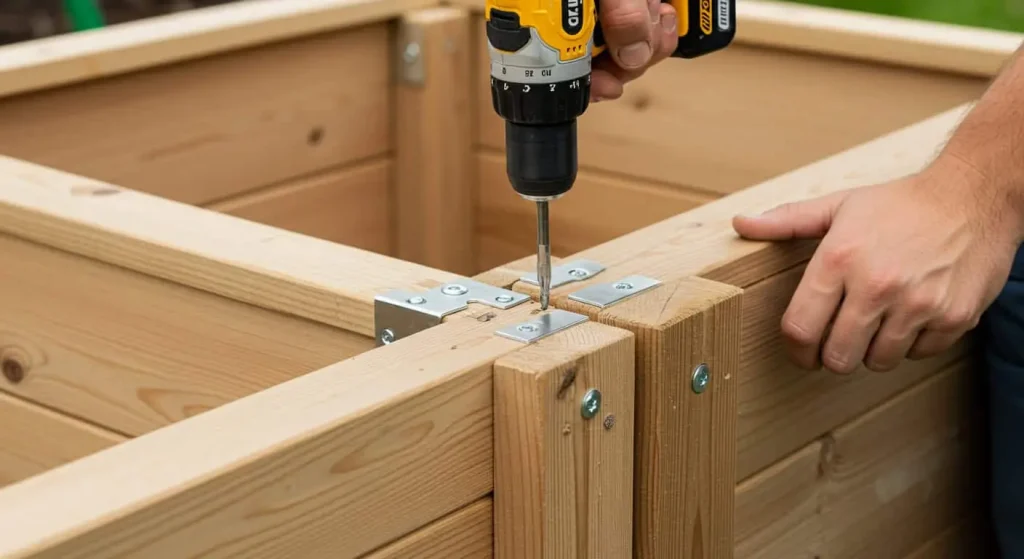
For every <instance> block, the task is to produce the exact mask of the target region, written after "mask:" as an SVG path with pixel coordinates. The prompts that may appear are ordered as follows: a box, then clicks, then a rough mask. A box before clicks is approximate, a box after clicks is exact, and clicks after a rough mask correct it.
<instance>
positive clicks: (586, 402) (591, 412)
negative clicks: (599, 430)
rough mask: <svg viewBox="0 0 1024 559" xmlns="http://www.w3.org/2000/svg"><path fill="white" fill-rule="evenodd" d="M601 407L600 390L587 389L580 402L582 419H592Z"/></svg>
mask: <svg viewBox="0 0 1024 559" xmlns="http://www.w3.org/2000/svg"><path fill="white" fill-rule="evenodd" d="M600 409H601V391H600V390H598V389H596V388H591V389H590V390H587V393H586V394H584V395H583V401H582V402H581V403H580V414H581V415H583V418H584V419H592V418H593V417H594V416H595V415H597V412H598V411H600Z"/></svg>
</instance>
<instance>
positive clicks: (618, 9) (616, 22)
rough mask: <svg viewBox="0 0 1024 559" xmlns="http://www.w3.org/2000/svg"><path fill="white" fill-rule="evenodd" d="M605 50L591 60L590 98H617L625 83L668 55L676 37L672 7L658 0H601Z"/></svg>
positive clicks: (601, 99) (675, 24)
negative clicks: (606, 47) (592, 61)
mask: <svg viewBox="0 0 1024 559" xmlns="http://www.w3.org/2000/svg"><path fill="white" fill-rule="evenodd" d="M598 22H599V23H600V25H601V30H602V31H603V33H604V40H605V43H606V44H607V45H608V51H607V53H602V54H601V56H598V57H597V58H596V59H595V60H594V65H593V72H592V75H591V85H590V98H591V100H592V101H603V100H606V99H618V98H619V97H621V96H622V90H623V87H624V86H625V84H626V83H628V82H630V81H632V80H635V79H636V78H639V77H640V76H642V75H643V73H644V72H645V71H647V69H648V68H650V67H651V66H653V65H654V64H657V63H658V62H661V61H662V60H664V59H666V58H668V57H669V55H671V54H672V51H674V50H675V48H676V43H677V42H678V40H679V36H678V32H677V31H676V29H677V26H678V23H677V19H676V12H675V8H673V7H672V5H671V4H668V3H665V4H662V3H661V2H660V1H659V0H601V3H600V13H598Z"/></svg>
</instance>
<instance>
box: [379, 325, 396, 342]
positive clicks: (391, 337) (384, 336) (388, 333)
mask: <svg viewBox="0 0 1024 559" xmlns="http://www.w3.org/2000/svg"><path fill="white" fill-rule="evenodd" d="M380 341H381V343H383V344H384V345H388V344H390V343H391V342H393V341H395V333H394V331H392V330H391V329H390V328H385V329H384V330H383V331H381V333H380Z"/></svg>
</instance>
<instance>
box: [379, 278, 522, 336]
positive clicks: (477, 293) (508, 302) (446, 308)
mask: <svg viewBox="0 0 1024 559" xmlns="http://www.w3.org/2000/svg"><path fill="white" fill-rule="evenodd" d="M529 300H530V297H529V295H523V294H522V293H516V292H515V291H509V290H507V289H502V288H500V287H494V286H493V285H488V284H486V283H480V282H478V281H473V280H471V279H469V278H460V279H458V280H457V281H453V282H451V283H446V284H444V285H442V286H440V287H436V288H434V289H431V290H430V291H426V292H422V293H413V292H409V291H403V290H395V291H390V292H388V293H385V294H383V295H378V296H376V297H375V298H374V300H373V326H374V335H375V336H376V338H377V345H378V346H381V345H387V344H390V343H392V342H395V341H398V340H400V339H402V338H404V337H406V336H411V335H412V334H415V333H417V332H420V331H422V330H426V329H427V328H430V327H431V326H437V325H438V324H441V321H442V320H443V319H444V317H446V316H448V315H450V314H453V313H457V312H459V311H462V310H465V309H466V307H467V306H468V305H469V303H480V304H483V305H489V306H492V307H494V308H497V309H510V308H512V307H514V306H516V305H519V304H522V303H525V302H526V301H529Z"/></svg>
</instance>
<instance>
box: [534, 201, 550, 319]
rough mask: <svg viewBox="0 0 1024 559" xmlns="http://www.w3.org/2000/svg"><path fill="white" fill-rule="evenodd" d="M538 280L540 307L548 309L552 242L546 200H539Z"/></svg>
mask: <svg viewBox="0 0 1024 559" xmlns="http://www.w3.org/2000/svg"><path fill="white" fill-rule="evenodd" d="M537 282H538V283H540V308H541V310H547V308H548V297H550V294H551V242H550V241H549V240H548V203H547V201H546V200H544V201H538V202H537Z"/></svg>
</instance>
